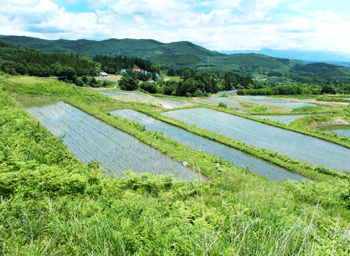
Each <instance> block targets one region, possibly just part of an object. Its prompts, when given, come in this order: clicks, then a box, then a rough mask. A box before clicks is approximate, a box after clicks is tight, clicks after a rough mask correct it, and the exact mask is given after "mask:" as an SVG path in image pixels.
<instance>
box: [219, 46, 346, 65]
mask: <svg viewBox="0 0 350 256" xmlns="http://www.w3.org/2000/svg"><path fill="white" fill-rule="evenodd" d="M220 53H224V54H237V53H256V54H265V55H268V56H270V57H276V58H287V59H292V60H300V61H302V62H308V63H315V62H325V63H329V64H332V65H338V66H341V65H342V63H343V65H344V64H345V65H347V64H349V63H350V53H341V52H329V51H306V50H273V49H261V50H259V51H253V50H242V51H239V50H234V51H220Z"/></svg>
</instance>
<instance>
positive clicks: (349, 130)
mask: <svg viewBox="0 0 350 256" xmlns="http://www.w3.org/2000/svg"><path fill="white" fill-rule="evenodd" d="M320 130H321V131H325V132H332V133H336V134H338V135H339V136H343V137H350V126H349V125H344V126H339V125H333V126H326V127H323V128H321V129H320Z"/></svg>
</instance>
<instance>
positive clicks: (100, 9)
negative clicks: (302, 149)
mask: <svg viewBox="0 0 350 256" xmlns="http://www.w3.org/2000/svg"><path fill="white" fill-rule="evenodd" d="M1 2H2V4H1V6H0V34H2V35H26V36H32V37H39V38H45V39H61V38H63V39H72V40H76V39H82V38H84V39H94V40H104V39H108V38H150V39H155V40H158V41H161V42H173V41H183V40H188V41H191V42H193V43H195V44H198V45H201V46H203V47H206V48H208V49H211V50H216V51H220V50H227V51H229V50H247V49H248V50H259V49H261V48H271V49H304V50H323V51H344V52H350V46H349V45H350V44H349V42H350V33H349V31H350V1H349V0H332V1H331V0H302V1H301V0H220V1H219V0H203V1H196V0H178V1H175V0H167V1H164V0H119V1H115V0H100V1H96V0H86V1H82V0H1Z"/></svg>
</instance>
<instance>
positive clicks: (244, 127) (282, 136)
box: [162, 108, 350, 172]
mask: <svg viewBox="0 0 350 256" xmlns="http://www.w3.org/2000/svg"><path fill="white" fill-rule="evenodd" d="M162 114H163V115H165V116H167V117H172V118H175V119H178V120H181V121H184V122H186V123H188V124H194V125H196V126H198V127H201V128H206V129H208V130H209V131H212V132H215V133H218V134H222V135H224V136H226V137H228V138H232V139H235V140H240V141H242V142H245V143H247V144H251V145H254V146H255V147H258V148H266V149H268V150H271V151H274V152H278V153H279V154H282V155H288V156H289V157H291V158H295V159H299V160H300V161H302V162H308V163H311V164H313V165H314V166H317V165H323V166H324V167H328V168H331V169H336V170H338V171H340V172H342V171H343V170H346V171H350V149H347V148H344V147H342V146H339V145H336V144H333V143H330V142H326V141H323V140H320V139H316V138H312V137H309V136H305V135H302V134H299V133H295V132H291V131H287V130H283V129H280V128H277V127H273V126H269V125H265V124H261V123H259V122H254V121H251V120H247V119H244V118H241V117H237V116H234V115H230V114H226V113H222V112H219V111H214V110H210V109H204V108H196V109H183V110H175V111H169V112H165V113H162Z"/></svg>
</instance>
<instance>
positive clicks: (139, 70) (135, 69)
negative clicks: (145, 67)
mask: <svg viewBox="0 0 350 256" xmlns="http://www.w3.org/2000/svg"><path fill="white" fill-rule="evenodd" d="M133 70H134V71H135V72H137V73H140V72H141V71H142V70H141V69H138V68H134V69H133Z"/></svg>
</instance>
